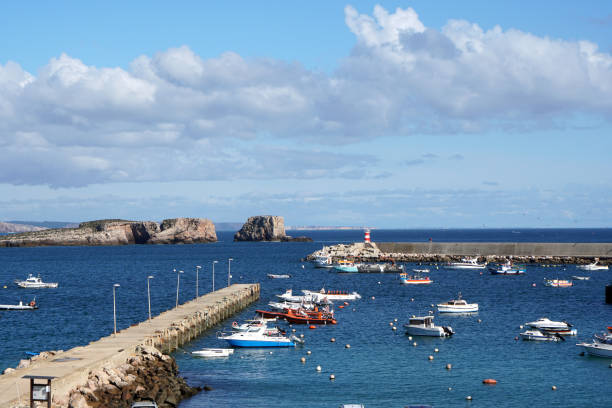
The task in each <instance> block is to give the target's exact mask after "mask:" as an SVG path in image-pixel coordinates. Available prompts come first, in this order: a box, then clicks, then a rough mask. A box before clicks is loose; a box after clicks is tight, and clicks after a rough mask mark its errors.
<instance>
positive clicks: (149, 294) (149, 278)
mask: <svg viewBox="0 0 612 408" xmlns="http://www.w3.org/2000/svg"><path fill="white" fill-rule="evenodd" d="M153 277H154V276H153V275H149V276H147V298H148V299H149V322H150V321H151V289H150V285H149V282H150V281H151V279H153Z"/></svg>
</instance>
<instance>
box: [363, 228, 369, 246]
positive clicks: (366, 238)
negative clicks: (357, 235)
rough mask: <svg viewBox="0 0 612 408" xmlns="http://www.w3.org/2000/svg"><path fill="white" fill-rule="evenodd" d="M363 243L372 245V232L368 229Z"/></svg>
mask: <svg viewBox="0 0 612 408" xmlns="http://www.w3.org/2000/svg"><path fill="white" fill-rule="evenodd" d="M363 242H365V243H366V244H369V243H370V230H369V229H366V230H365V232H364V234H363Z"/></svg>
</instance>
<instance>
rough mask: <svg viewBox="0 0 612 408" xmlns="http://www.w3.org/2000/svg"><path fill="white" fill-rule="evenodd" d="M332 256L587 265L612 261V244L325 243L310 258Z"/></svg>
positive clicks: (377, 260) (399, 260)
mask: <svg viewBox="0 0 612 408" xmlns="http://www.w3.org/2000/svg"><path fill="white" fill-rule="evenodd" d="M316 256H329V257H331V258H332V260H333V261H337V260H339V259H354V260H355V261H358V262H389V261H393V262H454V261H459V260H461V258H463V257H466V256H475V257H478V258H479V261H487V262H503V261H505V260H507V259H508V257H512V259H513V260H514V261H516V262H523V263H553V264H587V263H591V262H593V260H594V259H595V258H598V259H599V262H600V263H601V264H604V265H606V264H612V243H529V242H521V243H497V242H494V243H486V242H475V243H472V242H469V243H467V242H379V243H354V244H348V245H347V244H338V245H331V246H325V247H323V248H322V249H320V250H318V251H315V252H313V253H312V254H310V255H308V256H307V257H306V260H313V259H314V258H315V257H316Z"/></svg>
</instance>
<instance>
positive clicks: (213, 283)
mask: <svg viewBox="0 0 612 408" xmlns="http://www.w3.org/2000/svg"><path fill="white" fill-rule="evenodd" d="M216 263H219V261H213V270H212V275H213V277H212V278H213V279H212V286H213V289H212V291H213V292H214V291H215V264H216Z"/></svg>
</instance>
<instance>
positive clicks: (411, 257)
mask: <svg viewBox="0 0 612 408" xmlns="http://www.w3.org/2000/svg"><path fill="white" fill-rule="evenodd" d="M471 255H472V254H467V253H466V254H464V255H448V254H434V253H403V252H383V251H382V250H381V249H379V248H378V246H377V245H376V244H375V243H353V244H338V245H330V246H324V247H323V248H322V249H320V250H318V251H315V252H313V253H312V254H310V255H308V256H306V258H305V260H306V261H312V260H314V259H315V258H316V257H317V256H328V257H331V259H332V261H333V262H336V261H338V260H340V259H351V260H354V261H355V262H373V263H374V262H395V263H400V262H411V263H447V262H457V261H460V260H461V259H462V258H464V257H465V256H471ZM511 257H512V260H513V261H514V262H519V263H532V264H547V265H550V264H577V265H584V264H589V263H592V262H593V261H594V259H595V258H596V257H593V256H555V255H546V256H542V255H512V256H511ZM597 258H598V259H599V263H600V264H602V265H608V264H612V257H597ZM507 259H508V255H486V256H482V255H481V256H478V261H479V262H484V261H486V262H493V263H497V262H505V261H506V260H507Z"/></svg>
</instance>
